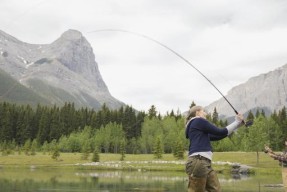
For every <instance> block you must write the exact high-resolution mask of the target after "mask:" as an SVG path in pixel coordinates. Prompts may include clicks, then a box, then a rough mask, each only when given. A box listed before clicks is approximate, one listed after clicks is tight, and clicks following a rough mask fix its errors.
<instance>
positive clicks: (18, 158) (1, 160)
mask: <svg viewBox="0 0 287 192" xmlns="http://www.w3.org/2000/svg"><path fill="white" fill-rule="evenodd" d="M91 156H92V155H90V156H89V159H88V160H82V159H81V154H80V153H61V155H60V158H59V160H57V161H56V160H53V159H52V158H51V155H49V154H43V153H37V154H36V155H33V156H27V155H25V154H23V153H22V154H13V155H8V156H0V166H2V167H31V166H38V167H39V166H41V167H59V166H65V167H71V168H79V169H120V170H127V169H128V170H139V169H143V170H153V171H184V163H185V159H186V158H185V159H183V160H177V159H175V158H174V157H173V155H172V154H164V155H163V158H162V159H160V160H156V159H154V155H152V154H138V155H131V154H126V157H125V160H124V161H120V157H121V156H120V154H103V153H102V154H100V163H98V164H92V165H91V166H86V165H89V163H91ZM219 161H220V162H231V163H240V164H244V165H248V166H251V167H253V169H254V170H255V172H256V173H261V174H262V173H270V172H271V173H275V174H277V173H278V174H281V167H280V166H278V161H275V160H273V159H272V158H270V157H269V156H268V155H266V154H264V153H263V152H261V153H259V163H258V164H257V156H256V153H255V152H215V153H214V156H213V162H219ZM213 167H214V169H215V170H226V169H230V166H226V165H217V164H215V163H214V164H213Z"/></svg>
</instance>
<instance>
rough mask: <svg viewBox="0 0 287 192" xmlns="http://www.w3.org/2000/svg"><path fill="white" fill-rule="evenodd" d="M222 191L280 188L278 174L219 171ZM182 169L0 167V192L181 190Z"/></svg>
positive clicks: (183, 190)
mask: <svg viewBox="0 0 287 192" xmlns="http://www.w3.org/2000/svg"><path fill="white" fill-rule="evenodd" d="M218 176H219V180H220V183H221V185H222V188H223V192H225V191H226V192H233V191H234V192H240V191H245V192H253V191H266V192H267V191H268V192H269V191H270V192H273V191H274V192H275V191H276V192H279V191H280V192H283V191H284V189H283V187H282V186H281V185H282V178H281V175H257V176H251V177H243V176H237V177H233V176H231V175H221V174H219V175H218ZM186 187H187V177H186V175H185V173H184V172H148V171H147V172H142V171H97V170H78V169H72V168H66V169H64V168H36V167H31V168H29V169H25V168H1V169H0V191H1V192H15V191H17V192H50V191H51V192H58V191H59V192H68V191H69V192H91V191H93V192H143V191H146V192H177V191H180V192H185V191H186Z"/></svg>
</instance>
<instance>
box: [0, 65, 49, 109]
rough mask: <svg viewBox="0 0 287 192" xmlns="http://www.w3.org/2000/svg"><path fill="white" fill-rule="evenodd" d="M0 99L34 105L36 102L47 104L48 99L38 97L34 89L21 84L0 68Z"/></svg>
mask: <svg viewBox="0 0 287 192" xmlns="http://www.w3.org/2000/svg"><path fill="white" fill-rule="evenodd" d="M0 82H1V86H0V95H1V96H0V101H7V102H15V101H18V103H19V104H23V105H27V104H29V105H32V106H35V105H36V104H37V103H42V104H45V105H49V101H48V100H46V99H44V98H42V97H40V96H39V95H38V94H37V93H35V92H34V91H32V90H30V89H28V88H26V87H25V86H23V85H21V84H20V83H19V82H18V81H17V80H15V79H13V78H12V77H11V76H10V75H9V74H7V73H6V72H4V71H3V70H1V69H0Z"/></svg>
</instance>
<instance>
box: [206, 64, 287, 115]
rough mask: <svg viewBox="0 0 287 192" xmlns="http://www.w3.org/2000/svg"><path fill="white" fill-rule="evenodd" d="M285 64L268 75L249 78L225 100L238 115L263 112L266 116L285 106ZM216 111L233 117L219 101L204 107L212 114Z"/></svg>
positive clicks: (286, 77) (286, 70)
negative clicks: (257, 111)
mask: <svg viewBox="0 0 287 192" xmlns="http://www.w3.org/2000/svg"><path fill="white" fill-rule="evenodd" d="M286 80H287V64H285V65H283V66H282V67H279V68H277V69H275V70H273V71H270V72H268V73H264V74H260V75H258V76H255V77H252V78H250V79H249V80H248V81H247V82H246V83H243V84H240V85H238V86H236V87H233V88H232V89H231V90H230V91H228V93H227V95H226V98H227V99H228V100H229V101H230V102H231V103H232V105H233V106H234V107H235V108H236V110H237V111H238V112H240V113H248V112H249V111H250V110H251V111H253V112H254V111H256V110H257V109H259V110H264V111H265V114H266V115H269V114H270V113H272V112H274V110H275V111H278V110H281V109H282V108H283V107H284V106H287V82H286ZM214 108H216V109H217V111H218V113H219V114H220V115H223V116H225V117H229V116H233V115H234V112H233V110H232V109H231V107H230V106H229V105H228V103H227V102H226V101H225V100H224V99H223V98H221V99H219V100H217V101H215V102H213V103H211V104H210V105H208V106H207V107H206V109H207V111H209V112H212V111H213V110H214Z"/></svg>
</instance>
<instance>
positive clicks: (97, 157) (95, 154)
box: [92, 146, 100, 162]
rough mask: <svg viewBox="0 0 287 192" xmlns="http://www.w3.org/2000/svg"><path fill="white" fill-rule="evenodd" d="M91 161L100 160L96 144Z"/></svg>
mask: <svg viewBox="0 0 287 192" xmlns="http://www.w3.org/2000/svg"><path fill="white" fill-rule="evenodd" d="M92 162H100V155H99V148H98V147H97V146H96V147H95V150H94V152H93V157H92Z"/></svg>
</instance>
